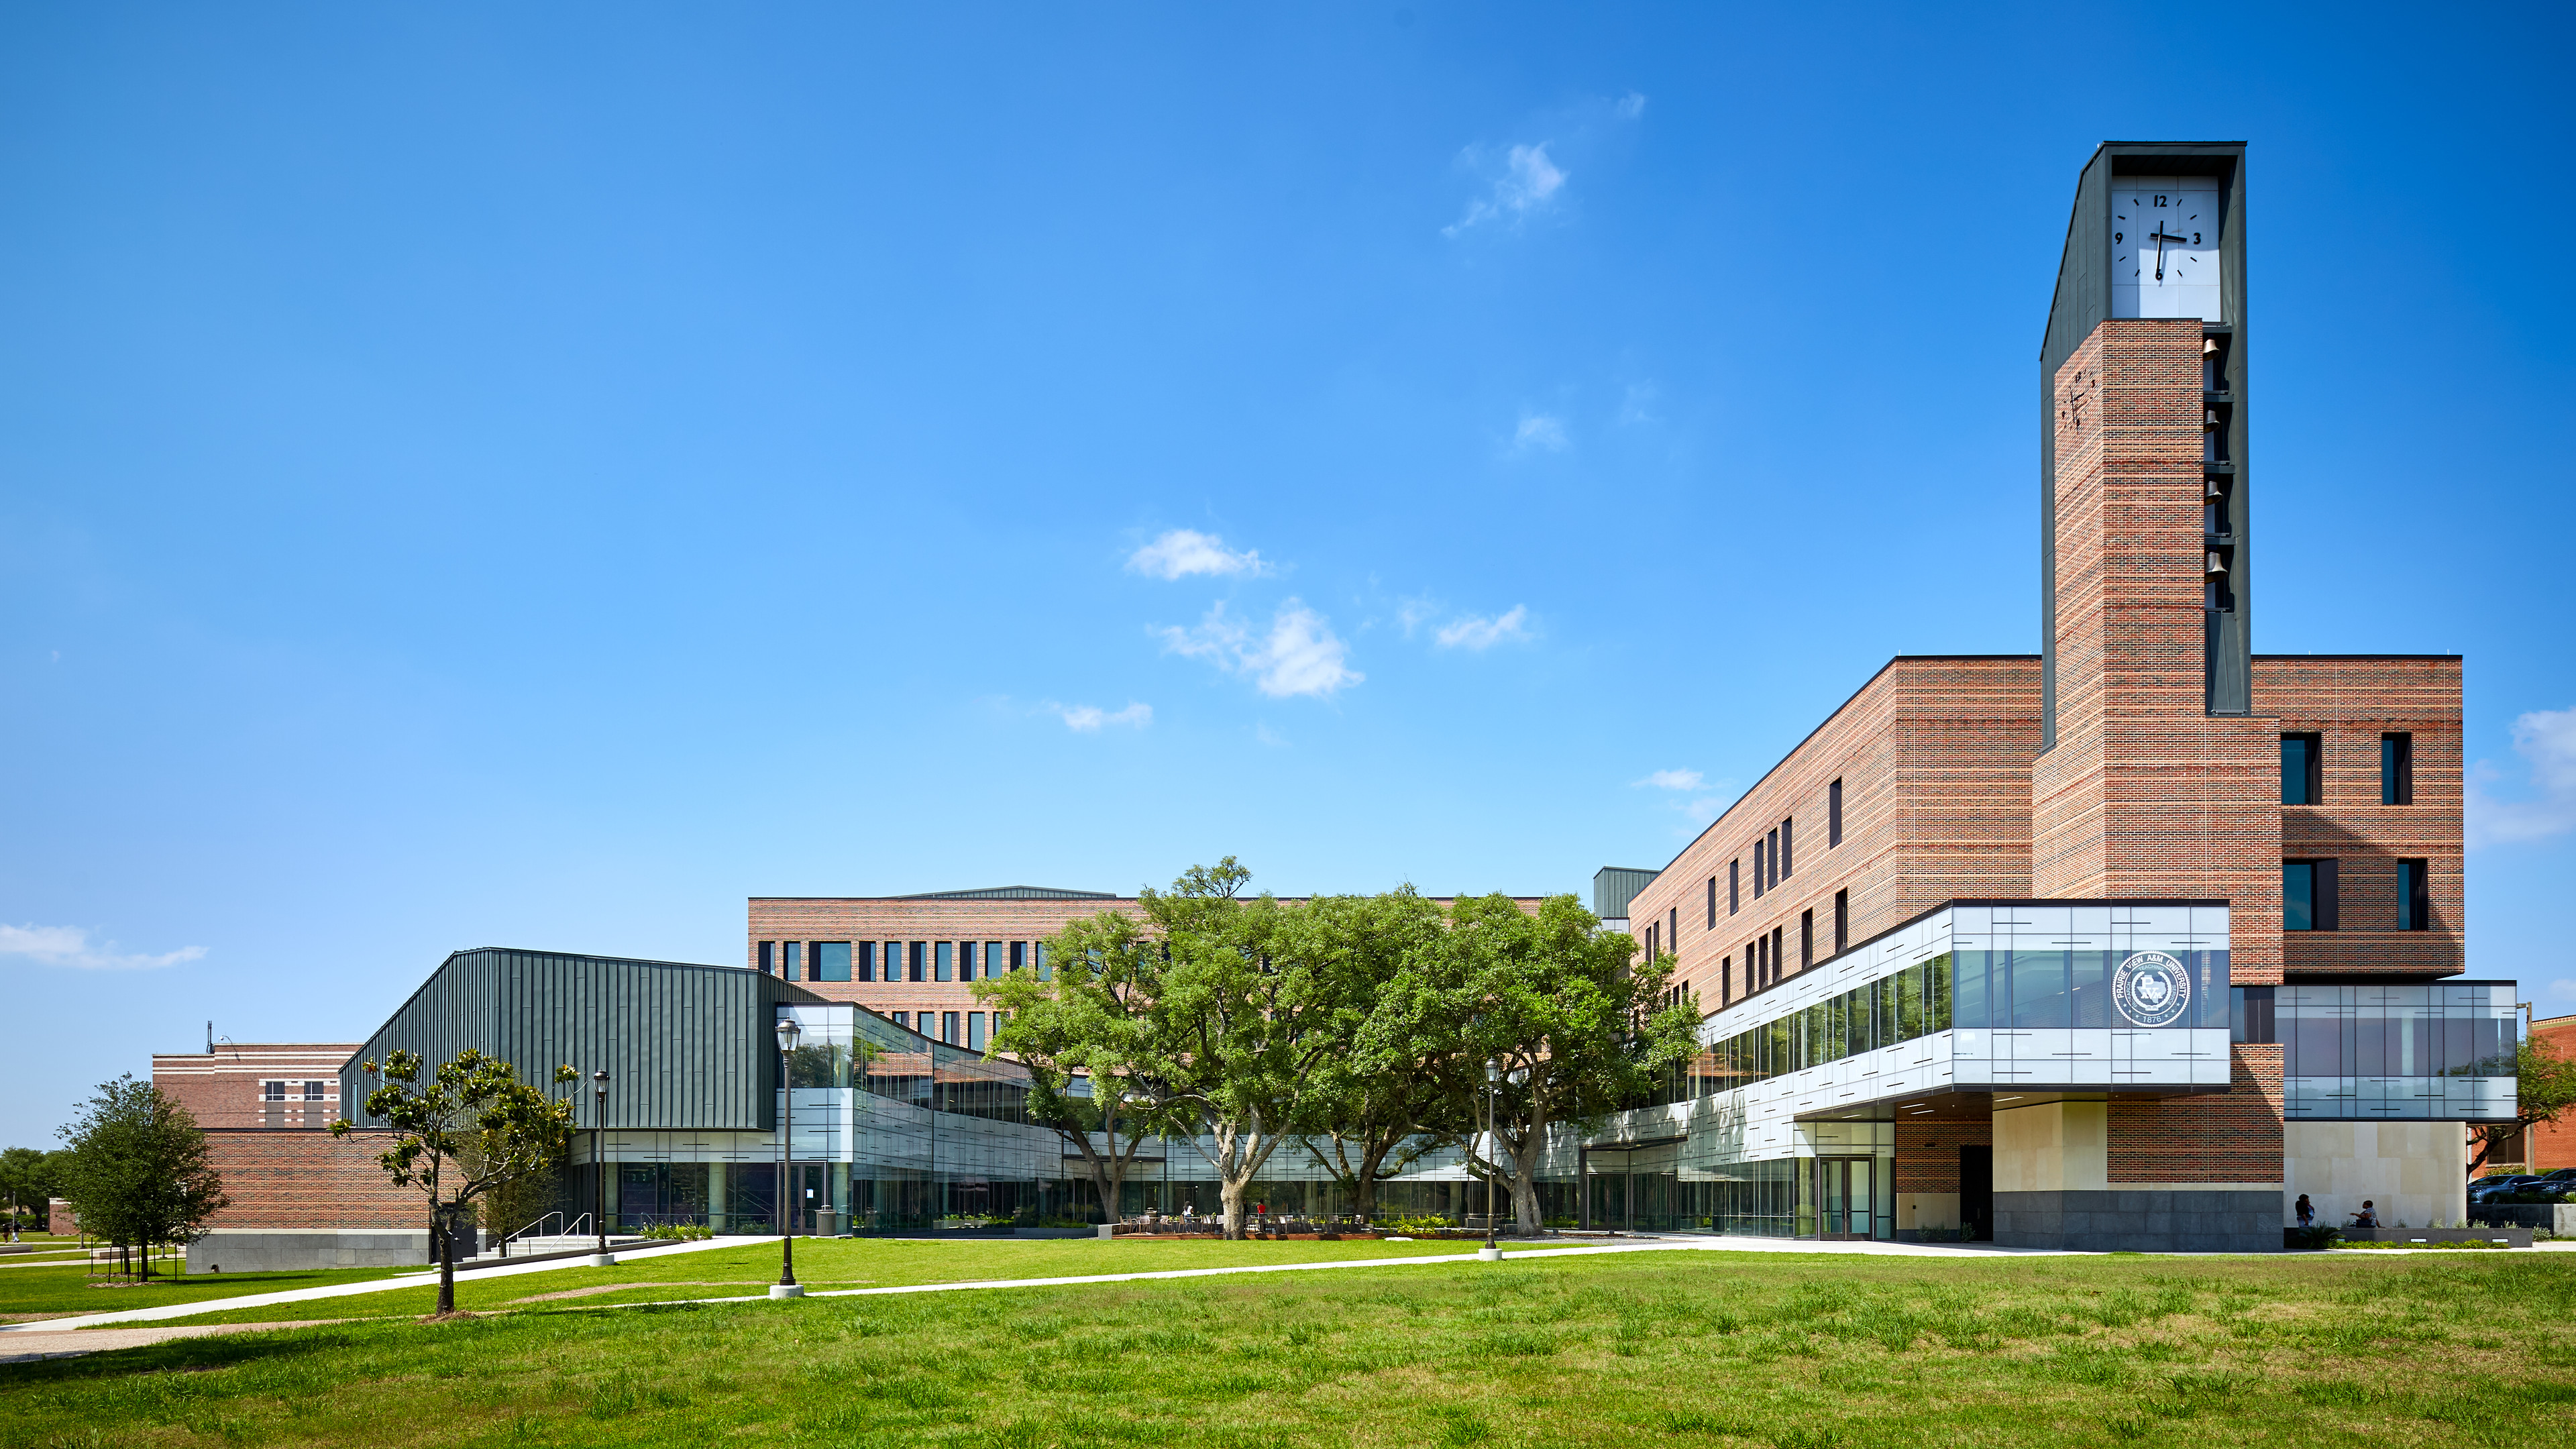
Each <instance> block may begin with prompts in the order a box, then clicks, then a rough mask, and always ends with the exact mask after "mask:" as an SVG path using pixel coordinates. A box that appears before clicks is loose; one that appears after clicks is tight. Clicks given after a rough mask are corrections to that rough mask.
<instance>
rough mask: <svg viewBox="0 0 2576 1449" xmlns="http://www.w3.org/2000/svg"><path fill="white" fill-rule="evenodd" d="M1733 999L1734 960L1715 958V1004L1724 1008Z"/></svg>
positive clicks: (1723, 957) (1725, 957)
mask: <svg viewBox="0 0 2576 1449" xmlns="http://www.w3.org/2000/svg"><path fill="white" fill-rule="evenodd" d="M1734 999H1735V958H1734V957H1732V956H1720V957H1718V958H1717V1004H1718V1005H1720V1006H1724V1005H1725V1004H1726V1003H1728V1002H1730V1001H1733V1000H1734Z"/></svg>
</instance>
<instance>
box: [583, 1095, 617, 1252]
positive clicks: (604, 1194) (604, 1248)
mask: <svg viewBox="0 0 2576 1449" xmlns="http://www.w3.org/2000/svg"><path fill="white" fill-rule="evenodd" d="M590 1089H591V1096H592V1106H591V1109H590V1225H591V1227H593V1228H594V1229H596V1230H597V1231H598V1233H599V1248H598V1250H597V1251H596V1252H594V1253H592V1254H591V1255H590V1266H592V1267H594V1268H613V1267H616V1266H617V1255H616V1254H614V1253H611V1252H610V1251H608V1159H607V1154H606V1153H605V1152H603V1151H602V1150H601V1145H602V1144H603V1143H604V1142H605V1141H606V1140H607V1139H606V1138H604V1137H603V1136H601V1135H600V1133H601V1129H602V1128H604V1127H606V1126H607V1125H608V1069H607V1068H606V1067H602V1068H600V1069H599V1070H598V1071H595V1072H593V1073H591V1074H590Z"/></svg>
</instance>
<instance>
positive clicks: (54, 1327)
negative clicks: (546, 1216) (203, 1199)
mask: <svg viewBox="0 0 2576 1449" xmlns="http://www.w3.org/2000/svg"><path fill="white" fill-rule="evenodd" d="M761 1241H764V1240H763V1239H759V1238H711V1239H708V1240H706V1241H704V1242H697V1243H671V1244H668V1245H656V1246H655V1247H653V1248H652V1249H650V1250H649V1251H647V1250H630V1251H626V1252H621V1253H619V1254H618V1255H617V1257H618V1261H619V1262H622V1263H623V1262H634V1261H636V1260H638V1259H642V1258H667V1257H673V1256H676V1255H678V1254H681V1253H703V1252H705V1251H706V1250H708V1249H709V1248H730V1247H733V1246H735V1245H736V1244H740V1243H756V1242H761ZM580 1266H581V1260H579V1259H577V1258H558V1259H555V1260H553V1261H551V1262H543V1263H513V1264H511V1265H510V1266H509V1267H506V1268H478V1269H476V1270H475V1271H474V1272H473V1273H471V1274H459V1275H458V1276H459V1277H460V1278H465V1279H468V1280H469V1281H472V1282H476V1283H480V1282H484V1281H486V1280H489V1279H493V1278H515V1277H518V1276H519V1275H520V1274H522V1273H553V1272H559V1271H561V1270H563V1269H565V1268H578V1267H580ZM437 1281H438V1274H437V1272H436V1270H432V1271H430V1272H426V1273H405V1274H402V1275H400V1276H399V1277H393V1278H370V1279H368V1280H366V1281H365V1282H363V1283H325V1284H323V1285H321V1286H320V1287H317V1288H282V1289H279V1290H278V1291H277V1292H274V1293H245V1294H243V1295H242V1296H240V1297H238V1298H202V1299H199V1300H197V1301H196V1302H194V1303H164V1304H162V1305H160V1306H159V1307H157V1308H129V1309H125V1310H123V1311H121V1312H116V1313H90V1314H84V1315H82V1316H81V1317H78V1318H48V1319H45V1320H44V1321H42V1322H41V1323H19V1324H11V1325H9V1326H6V1327H0V1335H8V1334H20V1333H30V1332H47V1333H59V1332H61V1331H62V1330H64V1329H73V1328H94V1327H98V1326H100V1325H102V1324H111V1323H154V1322H159V1321H161V1320H163V1319H170V1318H189V1317H193V1316H195V1315H197V1314H200V1313H226V1312H230V1311H231V1310H233V1309H235V1308H267V1307H270V1306H271V1305H273V1304H279V1303H311V1302H315V1301H318V1300H320V1299H324V1298H354V1297H357V1296H358V1295H360V1294H365V1293H384V1292H388V1291H390V1290H393V1289H396V1288H419V1287H422V1286H425V1285H428V1284H433V1283H436V1282H437ZM10 1341H11V1340H10V1339H8V1338H6V1337H0V1351H5V1350H6V1348H7V1346H8V1344H9V1343H10Z"/></svg>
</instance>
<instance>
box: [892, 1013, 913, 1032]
mask: <svg viewBox="0 0 2576 1449" xmlns="http://www.w3.org/2000/svg"><path fill="white" fill-rule="evenodd" d="M893 1015H894V1024H895V1025H897V1026H899V1027H902V1028H903V1029H904V1030H905V1031H910V1030H912V1013H911V1012H909V1011H898V1012H895V1013H893Z"/></svg>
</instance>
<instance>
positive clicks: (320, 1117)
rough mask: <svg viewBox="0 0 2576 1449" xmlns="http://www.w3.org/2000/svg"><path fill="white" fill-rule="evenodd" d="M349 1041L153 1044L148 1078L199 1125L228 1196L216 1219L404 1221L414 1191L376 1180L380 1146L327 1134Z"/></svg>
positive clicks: (324, 1223)
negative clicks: (179, 1048)
mask: <svg viewBox="0 0 2576 1449" xmlns="http://www.w3.org/2000/svg"><path fill="white" fill-rule="evenodd" d="M357 1051H358V1047H357V1045H356V1044H355V1043H350V1042H245V1043H234V1042H230V1041H219V1042H213V1043H211V1044H210V1046H209V1049H208V1050H207V1051H204V1052H171V1053H155V1054H154V1055H153V1058H152V1085H154V1086H155V1087H158V1088H160V1089H161V1092H162V1094H163V1095H165V1096H167V1097H169V1098H171V1099H172V1100H173V1101H176V1102H178V1103H179V1104H180V1105H181V1106H183V1107H186V1108H187V1109H188V1111H189V1113H190V1114H191V1115H193V1116H194V1117H195V1118H196V1119H197V1125H198V1126H200V1127H203V1128H204V1129H206V1142H207V1148H208V1151H209V1154H210V1155H211V1156H212V1158H213V1160H214V1165H215V1170H216V1171H217V1172H219V1173H221V1174H222V1175H223V1179H224V1194H225V1196H227V1197H229V1198H231V1199H232V1205H231V1206H229V1207H227V1208H225V1209H224V1210H223V1211H222V1212H221V1213H218V1214H216V1216H215V1219H214V1224H213V1225H214V1226H215V1227H216V1228H218V1229H248V1228H322V1227H328V1228H412V1227H417V1226H419V1225H421V1224H422V1223H423V1222H424V1221H425V1219H426V1217H427V1211H426V1209H425V1208H424V1207H423V1206H422V1197H421V1194H419V1193H417V1192H414V1191H412V1190H411V1189H409V1188H397V1187H394V1186H392V1185H391V1184H389V1183H387V1182H386V1181H385V1174H384V1169H383V1168H381V1167H379V1166H377V1165H376V1153H377V1152H378V1151H380V1150H381V1148H380V1146H379V1145H378V1144H376V1143H374V1142H372V1141H370V1140H369V1139H368V1138H366V1137H363V1136H361V1137H352V1138H348V1139H345V1140H344V1139H339V1138H334V1137H333V1136H332V1135H331V1131H330V1128H331V1123H332V1122H333V1121H334V1120H335V1119H337V1118H338V1117H339V1116H340V1104H341V1095H340V1088H341V1070H342V1068H343V1067H344V1066H345V1065H347V1064H348V1062H349V1059H350V1058H351V1057H352V1056H354V1055H355V1054H356V1053H357Z"/></svg>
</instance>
